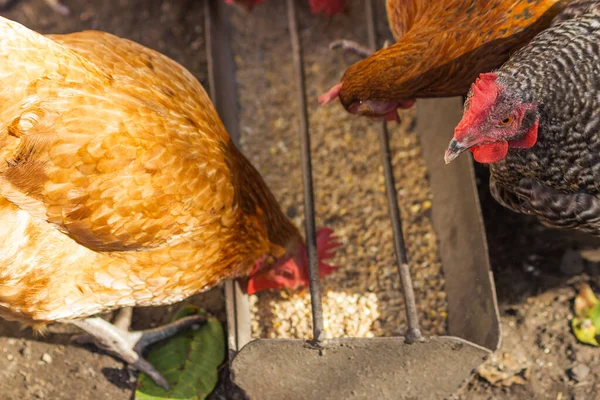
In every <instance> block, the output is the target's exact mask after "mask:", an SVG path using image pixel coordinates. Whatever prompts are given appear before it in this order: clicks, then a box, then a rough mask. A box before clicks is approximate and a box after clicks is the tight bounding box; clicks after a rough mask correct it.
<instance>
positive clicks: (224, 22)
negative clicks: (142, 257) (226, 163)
mask: <svg viewBox="0 0 600 400" xmlns="http://www.w3.org/2000/svg"><path fill="white" fill-rule="evenodd" d="M227 7H228V6H227V5H225V3H224V2H223V1H215V0H204V24H205V25H204V38H205V43H206V59H207V64H208V89H209V90H208V92H209V94H210V98H211V100H212V102H213V104H214V106H215V108H216V109H217V112H218V113H219V117H220V118H221V120H222V121H223V124H224V125H225V128H226V129H227V132H228V133H229V136H230V137H231V140H232V141H233V142H234V143H235V144H236V146H237V145H239V137H240V135H239V115H238V108H237V107H233V106H232V105H236V100H237V93H236V80H235V66H234V61H233V51H232V49H231V26H230V24H229V19H228V17H229V14H228V8H227ZM225 306H226V312H227V347H228V349H229V359H230V360H232V359H233V356H234V355H235V353H237V352H238V351H240V350H241V348H242V347H244V346H245V345H246V343H248V342H249V341H250V340H251V331H250V303H249V301H248V296H247V295H246V294H245V293H244V292H243V290H242V288H241V286H240V284H239V282H238V281H236V280H228V281H226V282H225Z"/></svg>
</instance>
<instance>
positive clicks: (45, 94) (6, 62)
mask: <svg viewBox="0 0 600 400" xmlns="http://www.w3.org/2000/svg"><path fill="white" fill-rule="evenodd" d="M0 96H1V97H2V100H3V101H2V105H1V106H0V124H1V125H0V196H1V197H0V316H2V317H4V318H6V319H11V320H18V321H21V322H23V323H25V324H28V325H34V326H37V327H41V326H44V325H45V324H47V323H49V322H54V321H58V322H71V323H74V324H75V325H77V326H79V327H80V328H82V329H84V330H86V331H87V332H88V333H90V334H91V335H92V336H94V337H95V338H96V339H98V341H99V342H100V345H101V346H102V347H104V348H106V349H107V350H109V351H110V352H111V353H113V354H116V355H118V356H119V357H121V358H122V359H123V360H125V361H127V362H129V363H131V364H133V365H134V366H135V367H137V368H139V369H141V370H143V371H145V372H147V373H148V374H150V375H151V376H152V377H153V379H155V380H156V381H157V383H159V384H161V385H163V386H165V385H166V382H165V381H164V379H163V378H162V377H161V376H160V374H158V372H157V371H156V370H154V368H152V366H151V365H150V364H148V363H147V362H146V361H145V360H144V359H143V358H142V357H141V355H140V353H141V350H143V347H144V346H145V345H147V344H149V343H152V342H155V341H156V340H160V339H162V338H164V337H165V334H166V335H168V334H173V333H174V332H176V331H177V330H179V329H181V328H182V327H185V326H189V325H190V324H192V323H197V322H198V319H194V318H192V319H187V320H183V322H181V323H177V324H175V325H171V326H168V327H166V328H165V329H164V330H153V331H151V332H148V333H144V332H127V330H126V329H125V330H124V329H120V328H118V327H115V326H113V325H111V324H110V323H109V322H107V321H105V320H104V319H101V318H97V317H90V316H92V315H94V314H97V313H101V312H105V311H109V310H111V309H115V308H119V307H126V306H156V305H162V304H169V303H174V302H177V301H180V300H182V299H184V298H186V297H188V296H191V295H193V294H195V293H198V292H201V291H204V290H206V289H208V288H210V287H212V286H214V285H215V284H217V283H219V282H220V281H222V280H225V279H230V278H237V277H248V276H250V282H249V286H248V287H249V289H250V290H249V291H250V292H253V291H257V290H262V289H267V288H280V287H284V286H289V287H296V286H301V285H305V284H306V283H307V281H308V278H307V270H306V268H307V262H306V255H305V251H306V250H305V247H304V243H303V240H302V237H301V235H300V234H299V231H298V230H297V228H296V227H295V226H294V225H293V224H292V223H291V222H290V221H289V220H288V218H286V216H285V215H284V214H283V212H282V211H281V209H280V207H279V205H278V204H277V202H276V201H275V199H274V197H273V195H272V194H271V192H270V191H269V189H268V188H267V186H266V184H265V183H264V181H263V180H262V178H261V177H260V175H259V174H258V172H257V171H256V170H255V169H254V168H253V167H252V165H251V164H250V163H249V162H248V160H247V159H246V158H245V157H244V156H243V155H242V154H241V152H240V151H239V150H238V149H237V148H236V147H235V146H234V144H233V143H232V141H231V140H230V138H229V136H228V134H227V132H226V131H225V128H224V127H223V124H222V123H221V121H220V119H219V117H218V115H217V113H216V111H215V109H214V107H213V105H212V104H211V102H210V99H209V98H208V96H207V94H206V92H205V91H204V89H203V88H202V86H201V85H200V84H199V83H198V81H197V80H196V79H195V78H194V77H193V76H192V75H191V74H190V73H189V72H188V71H187V70H186V69H184V68H183V67H182V66H181V65H179V64H177V63H176V62H174V61H173V60H171V59H169V58H167V57H165V56H163V55H161V54H159V53H157V52H155V51H153V50H150V49H147V48H145V47H143V46H141V45H139V44H136V43H134V42H131V41H129V40H125V39H121V38H118V37H115V36H112V35H110V34H107V33H103V32H96V31H86V32H80V33H73V34H68V35H48V36H45V37H44V36H42V35H40V34H38V33H36V32H33V31H31V30H29V29H27V28H25V27H23V26H21V25H19V24H17V23H15V22H12V21H9V20H7V19H4V18H0ZM333 240H334V237H333V236H332V235H331V231H330V230H326V229H323V230H320V231H319V233H318V246H319V255H320V256H321V259H324V258H328V257H331V256H332V251H331V250H332V249H333V248H335V247H336V246H337V243H335V242H333ZM333 269H334V267H331V266H328V265H327V264H324V263H321V264H320V271H321V274H326V273H329V272H331V271H332V270H333ZM86 317H90V318H87V319H84V318H86Z"/></svg>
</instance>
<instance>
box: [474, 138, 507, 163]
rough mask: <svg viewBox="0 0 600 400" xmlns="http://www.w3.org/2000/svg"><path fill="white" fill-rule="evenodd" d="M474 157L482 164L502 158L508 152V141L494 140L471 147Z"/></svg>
mask: <svg viewBox="0 0 600 400" xmlns="http://www.w3.org/2000/svg"><path fill="white" fill-rule="evenodd" d="M471 151H472V152H473V158H475V161H477V162H478V163H481V164H491V163H495V162H497V161H500V160H502V159H503V158H504V157H506V154H507V153H508V142H504V141H502V142H494V143H489V144H481V145H479V146H473V147H471Z"/></svg>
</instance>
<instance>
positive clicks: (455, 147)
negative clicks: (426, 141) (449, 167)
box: [444, 139, 469, 164]
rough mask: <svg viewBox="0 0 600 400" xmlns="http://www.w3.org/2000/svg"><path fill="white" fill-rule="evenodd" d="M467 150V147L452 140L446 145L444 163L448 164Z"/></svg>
mask: <svg viewBox="0 0 600 400" xmlns="http://www.w3.org/2000/svg"><path fill="white" fill-rule="evenodd" d="M468 149H469V147H468V146H463V145H462V144H460V143H458V141H457V140H456V139H452V140H451V141H450V144H449V145H448V149H447V150H446V154H444V161H445V162H446V164H450V163H451V162H452V161H453V160H454V159H455V158H456V157H458V156H459V155H460V153H462V152H463V151H465V150H468Z"/></svg>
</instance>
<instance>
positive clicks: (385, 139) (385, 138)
mask: <svg viewBox="0 0 600 400" xmlns="http://www.w3.org/2000/svg"><path fill="white" fill-rule="evenodd" d="M365 14H366V18H367V32H368V35H369V47H371V49H372V50H373V51H375V50H376V48H377V32H376V31H375V21H376V20H375V13H374V11H373V0H365ZM379 145H380V148H381V163H382V164H383V173H384V176H385V191H386V193H387V202H388V208H389V213H390V219H391V222H392V231H393V233H394V249H395V251H396V258H397V259H398V270H399V272H400V282H401V284H402V291H403V294H404V305H405V307H406V319H407V322H408V329H407V331H406V342H407V343H413V342H414V341H415V340H417V339H419V338H420V337H421V330H420V329H419V317H418V314H417V304H416V302H415V292H414V290H413V286H412V279H411V277H410V270H409V269H408V258H407V256H406V247H405V245H404V236H403V235H402V219H401V215H400V208H399V207H398V197H397V195H396V182H395V179H394V169H393V167H392V157H391V152H390V141H389V133H388V129H387V123H386V122H385V121H384V122H382V123H381V131H380V132H379Z"/></svg>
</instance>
